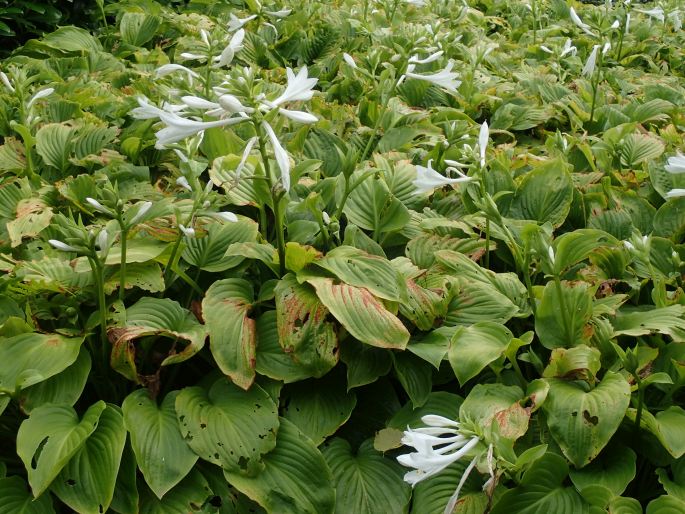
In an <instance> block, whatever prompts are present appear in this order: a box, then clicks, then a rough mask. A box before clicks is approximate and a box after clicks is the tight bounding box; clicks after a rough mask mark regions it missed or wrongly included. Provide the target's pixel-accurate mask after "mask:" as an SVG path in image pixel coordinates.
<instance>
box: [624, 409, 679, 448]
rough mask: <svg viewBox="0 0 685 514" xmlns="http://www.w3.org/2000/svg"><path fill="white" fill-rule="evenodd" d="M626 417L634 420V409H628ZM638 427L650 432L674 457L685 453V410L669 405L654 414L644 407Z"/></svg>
mask: <svg viewBox="0 0 685 514" xmlns="http://www.w3.org/2000/svg"><path fill="white" fill-rule="evenodd" d="M626 417H627V418H628V419H630V420H631V421H635V417H636V410H635V409H628V412H627V413H626ZM640 428H642V429H643V430H647V431H648V432H651V433H652V434H653V435H654V436H655V437H656V438H657V439H658V440H659V442H660V443H661V444H662V445H663V447H664V448H665V449H666V451H667V452H668V453H670V454H671V455H672V456H673V457H674V458H676V459H678V458H680V457H682V456H683V455H685V410H683V409H681V408H680V407H677V406H671V407H669V408H668V409H666V410H663V411H661V412H657V414H656V416H655V415H653V414H652V413H651V412H649V411H648V410H647V409H645V410H643V411H642V417H641V418H640Z"/></svg>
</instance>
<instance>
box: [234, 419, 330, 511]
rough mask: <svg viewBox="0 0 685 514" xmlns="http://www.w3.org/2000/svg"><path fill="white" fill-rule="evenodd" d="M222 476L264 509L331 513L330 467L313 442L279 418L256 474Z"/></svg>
mask: <svg viewBox="0 0 685 514" xmlns="http://www.w3.org/2000/svg"><path fill="white" fill-rule="evenodd" d="M225 474H226V479H227V480H228V481H229V482H230V483H231V485H233V487H235V488H236V489H238V490H239V491H240V492H242V493H243V494H245V495H247V496H248V497H250V498H252V499H253V500H254V501H256V502H257V503H259V504H260V505H261V506H262V507H264V509H266V511H267V512H273V513H276V512H278V514H332V513H333V512H334V508H335V491H334V489H333V486H332V476H331V471H330V469H329V468H328V465H327V464H326V461H325V460H324V458H323V456H322V455H321V452H319V450H318V449H317V448H316V446H314V443H312V441H311V440H310V439H309V438H307V437H306V436H305V435H304V434H302V433H301V432H300V431H299V430H298V429H297V427H296V426H295V425H293V424H292V423H291V422H290V421H288V420H287V419H283V418H281V420H280V428H279V430H278V440H277V443H276V447H275V448H274V449H273V450H272V451H271V452H270V453H269V454H268V455H266V456H265V457H264V469H263V471H262V472H261V473H259V475H257V476H254V477H247V476H245V475H243V474H238V473H236V472H234V471H226V472H225Z"/></svg>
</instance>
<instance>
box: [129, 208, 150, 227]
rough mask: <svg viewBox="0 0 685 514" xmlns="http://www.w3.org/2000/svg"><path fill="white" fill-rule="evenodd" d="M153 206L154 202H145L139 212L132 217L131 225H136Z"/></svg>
mask: <svg viewBox="0 0 685 514" xmlns="http://www.w3.org/2000/svg"><path fill="white" fill-rule="evenodd" d="M151 208H152V202H143V203H142V204H141V205H140V207H139V208H138V212H136V215H135V216H133V218H131V222H130V224H131V225H135V224H136V223H138V222H139V221H140V220H141V219H142V218H143V216H145V215H146V214H147V212H148V211H149V210H150V209H151Z"/></svg>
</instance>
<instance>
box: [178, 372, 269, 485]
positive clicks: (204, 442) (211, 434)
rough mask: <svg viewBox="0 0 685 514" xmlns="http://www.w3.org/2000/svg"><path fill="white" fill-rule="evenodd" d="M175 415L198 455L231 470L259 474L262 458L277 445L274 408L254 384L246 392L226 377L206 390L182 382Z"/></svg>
mask: <svg viewBox="0 0 685 514" xmlns="http://www.w3.org/2000/svg"><path fill="white" fill-rule="evenodd" d="M176 416H177V418H178V422H179V424H180V426H181V433H182V435H183V437H184V438H185V440H186V442H187V444H188V446H190V448H191V449H192V450H193V451H194V452H195V453H196V454H197V455H199V456H200V458H202V459H204V460H206V461H208V462H211V463H212V464H217V465H219V466H221V467H223V468H224V469H226V470H230V471H232V472H234V473H242V474H248V475H254V474H256V473H259V472H260V470H261V469H262V468H263V463H262V458H263V457H264V455H265V454H267V453H268V452H270V451H271V450H273V448H274V446H275V445H276V431H277V430H278V414H277V407H276V404H274V402H273V401H272V400H271V398H270V397H269V395H268V394H267V393H266V391H264V389H262V388H261V387H259V386H258V385H257V384H254V385H253V386H252V387H251V388H250V390H249V391H243V390H242V389H240V388H239V387H237V386H235V385H233V384H231V383H230V382H228V381H227V380H225V379H220V380H217V381H216V382H215V383H214V385H212V387H211V388H210V389H209V391H205V390H204V389H202V388H200V387H186V388H185V389H183V390H181V392H180V393H179V395H178V396H177V397H176Z"/></svg>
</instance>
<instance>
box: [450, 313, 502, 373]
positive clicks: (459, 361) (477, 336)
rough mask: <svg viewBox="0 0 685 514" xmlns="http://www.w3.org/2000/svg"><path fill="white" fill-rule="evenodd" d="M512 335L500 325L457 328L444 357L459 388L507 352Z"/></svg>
mask: <svg viewBox="0 0 685 514" xmlns="http://www.w3.org/2000/svg"><path fill="white" fill-rule="evenodd" d="M513 337H514V336H513V334H512V333H511V332H510V331H509V329H508V328H506V327H505V326H504V325H500V324H499V323H493V322H490V321H481V322H480V323H474V324H473V325H471V326H468V327H457V329H456V331H455V332H454V335H453V336H452V341H451V344H450V349H449V353H448V359H449V361H450V365H451V366H452V369H453V370H454V374H455V375H456V376H457V380H459V383H460V384H461V385H462V386H463V385H464V384H465V383H466V382H467V381H469V380H471V379H472V378H473V377H475V376H476V375H478V374H479V373H480V372H481V371H483V369H485V367H486V366H487V365H488V364H490V363H491V362H493V361H494V360H496V359H498V358H499V357H500V356H501V355H502V354H503V353H504V351H505V350H506V349H507V346H508V345H509V342H510V341H511V339H512V338H513Z"/></svg>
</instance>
